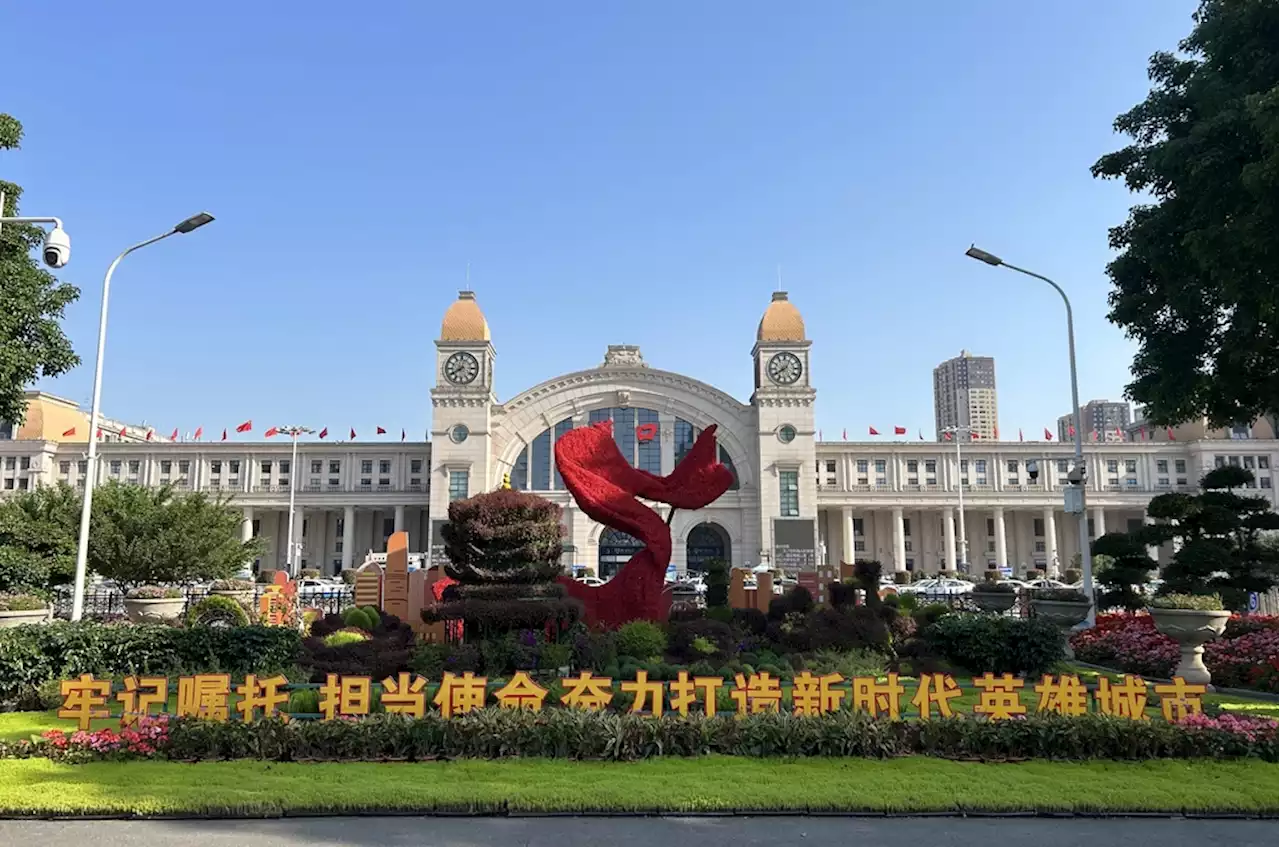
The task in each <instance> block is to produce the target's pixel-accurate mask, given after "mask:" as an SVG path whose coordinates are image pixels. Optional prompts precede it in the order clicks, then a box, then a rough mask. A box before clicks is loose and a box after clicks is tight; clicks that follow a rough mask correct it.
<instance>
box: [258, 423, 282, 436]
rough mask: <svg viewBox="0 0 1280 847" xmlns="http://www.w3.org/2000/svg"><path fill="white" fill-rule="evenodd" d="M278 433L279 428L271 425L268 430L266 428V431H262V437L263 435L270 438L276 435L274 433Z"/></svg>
mask: <svg viewBox="0 0 1280 847" xmlns="http://www.w3.org/2000/svg"><path fill="white" fill-rule="evenodd" d="M279 434H280V430H279V429H278V428H276V427H274V426H273V427H271V429H269V430H267V431H266V432H264V433H262V437H263V438H271V437H273V436H276V435H279Z"/></svg>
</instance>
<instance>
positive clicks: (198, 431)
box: [196, 426, 204, 441]
mask: <svg viewBox="0 0 1280 847" xmlns="http://www.w3.org/2000/svg"><path fill="white" fill-rule="evenodd" d="M203 437H204V427H202V426H198V427H196V441H199V440H200V439H201V438H203Z"/></svg>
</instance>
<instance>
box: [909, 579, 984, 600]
mask: <svg viewBox="0 0 1280 847" xmlns="http://www.w3.org/2000/svg"><path fill="white" fill-rule="evenodd" d="M972 591H973V583H972V582H966V581H965V580H963V579H954V578H952V577H935V578H932V579H922V580H920V581H919V582H913V583H911V584H910V585H903V586H901V587H899V588H898V592H899V593H901V594H924V595H929V594H943V595H946V596H952V595H959V594H968V593H970V592H972Z"/></svg>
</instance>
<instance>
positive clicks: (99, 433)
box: [94, 427, 102, 440]
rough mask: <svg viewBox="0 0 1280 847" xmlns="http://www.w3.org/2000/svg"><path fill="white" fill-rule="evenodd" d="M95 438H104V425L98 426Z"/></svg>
mask: <svg viewBox="0 0 1280 847" xmlns="http://www.w3.org/2000/svg"><path fill="white" fill-rule="evenodd" d="M94 438H97V439H99V440H101V439H102V427H98V434H97V435H95V436H94Z"/></svg>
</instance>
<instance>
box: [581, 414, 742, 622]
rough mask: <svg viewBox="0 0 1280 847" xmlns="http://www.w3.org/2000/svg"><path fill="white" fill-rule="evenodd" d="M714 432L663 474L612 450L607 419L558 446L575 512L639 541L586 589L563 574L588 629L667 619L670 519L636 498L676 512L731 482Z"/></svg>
mask: <svg viewBox="0 0 1280 847" xmlns="http://www.w3.org/2000/svg"><path fill="white" fill-rule="evenodd" d="M715 433H716V428H715V426H709V427H707V428H706V429H705V430H703V431H702V434H701V435H699V436H698V439H697V441H695V442H694V445H693V448H692V449H691V450H690V451H689V452H688V454H686V455H685V457H684V459H682V460H681V461H680V463H679V464H678V465H676V468H675V470H674V471H672V472H671V474H670V475H669V476H656V475H654V474H651V473H648V472H647V471H642V470H640V469H639V468H634V467H632V466H631V463H630V462H628V461H627V459H626V458H625V457H624V456H623V455H622V453H621V452H620V451H619V450H618V445H617V443H616V442H615V441H614V439H613V424H612V423H611V422H609V421H602V422H601V423H597V424H593V425H591V426H586V427H579V428H578V429H573V430H570V431H569V432H567V433H565V434H564V435H563V436H561V437H560V439H559V440H558V441H557V442H556V468H557V469H558V470H559V471H560V476H561V477H563V478H564V484H565V487H566V488H568V489H569V493H570V494H572V495H573V499H574V500H576V501H577V503H578V507H579V508H581V509H582V511H583V512H585V513H586V515H587V516H588V517H589V518H591V519H592V520H595V521H598V522H600V523H602V524H604V525H605V526H607V527H610V528H612V529H617V530H621V531H622V532H625V533H627V534H628V535H631V536H632V537H634V538H636V539H637V540H639V541H640V542H641V543H642V544H644V549H642V550H641V551H640V552H638V553H636V554H635V555H634V556H632V557H631V559H630V560H629V561H628V562H627V563H626V564H625V565H623V566H622V567H621V568H620V569H619V570H618V573H617V574H616V575H615V576H614V577H613V579H611V580H609V581H608V582H606V583H605V584H604V585H601V586H597V587H594V588H593V587H591V586H587V585H583V584H582V583H580V582H576V581H575V580H573V579H570V578H569V577H561V578H560V581H561V582H562V583H564V584H565V585H566V586H567V588H568V591H569V596H571V597H577V598H578V599H579V600H581V601H582V604H583V606H585V607H586V611H585V620H586V622H587V623H588V624H589V625H600V626H606V627H618V626H621V625H622V624H624V623H626V622H627V621H633V620H651V621H660V620H665V619H666V617H667V613H668V612H669V611H670V607H671V595H670V594H668V593H667V592H665V591H664V590H663V589H664V585H663V578H664V577H665V575H666V572H667V566H668V565H669V564H671V528H670V522H671V518H670V516H668V518H667V520H666V522H664V521H663V520H662V518H661V517H659V516H658V513H657V512H655V511H654V510H653V509H651V508H649V507H648V506H646V505H644V504H643V503H641V502H640V500H639V499H638V498H640V497H643V498H645V499H646V500H653V501H656V502H658V503H666V504H667V505H669V506H671V513H672V514H673V515H674V514H675V510H676V509H701V508H703V507H704V506H709V505H710V504H711V503H713V502H715V500H716V499H717V498H718V497H719V496H720V495H721V494H724V493H725V492H726V491H728V490H729V487H730V486H731V485H733V473H732V471H730V470H729V469H728V468H726V467H725V466H724V465H722V464H720V462H719V461H718V459H717V450H716V435H715Z"/></svg>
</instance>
